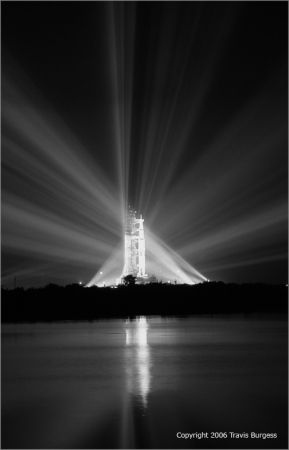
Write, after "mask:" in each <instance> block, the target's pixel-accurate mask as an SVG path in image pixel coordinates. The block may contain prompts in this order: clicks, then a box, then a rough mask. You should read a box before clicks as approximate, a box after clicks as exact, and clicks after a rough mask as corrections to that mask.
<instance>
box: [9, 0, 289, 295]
mask: <svg viewBox="0 0 289 450" xmlns="http://www.w3.org/2000/svg"><path fill="white" fill-rule="evenodd" d="M1 9H2V181H1V183H2V285H4V287H13V286H14V283H15V278H16V283H17V286H23V287H30V286H44V285H46V284H48V283H58V284H63V285H65V284H69V283H74V282H79V281H82V282H83V283H88V282H89V280H91V279H92V278H93V277H94V275H95V274H96V273H97V272H98V271H100V270H101V268H102V267H103V264H104V263H105V261H107V259H108V258H110V257H111V255H112V254H113V252H114V251H115V249H116V248H121V245H122V240H123V217H124V210H125V206H126V205H131V206H132V207H133V208H134V209H135V210H136V211H137V215H139V214H142V215H143V217H144V220H145V223H144V226H145V230H146V229H147V233H148V234H149V232H151V233H152V235H153V236H155V239H159V240H160V241H158V242H159V243H160V242H161V243H162V245H164V248H165V246H167V247H166V249H167V251H169V252H172V253H171V254H174V255H179V256H180V257H181V258H183V260H184V261H186V262H187V263H188V264H189V265H191V266H192V267H194V268H195V269H196V270H197V271H198V272H200V273H201V274H202V275H203V276H204V277H205V278H208V279H210V280H216V281H224V282H226V283H230V282H233V283H247V282H249V283H259V282H263V283H273V284H279V283H287V282H288V270H287V268H288V237H287V236H288V206H287V204H288V69H287V67H288V43H287V42H288V3H287V2H262V1H261V2H174V1H172V2H69V1H68V2H5V1H4V2H2V3H1ZM151 242H152V244H151V245H152V246H153V245H154V244H153V242H156V241H154V240H153V239H152V240H151ZM148 250H149V249H148ZM121 270H122V264H121V262H120V267H119V272H121ZM155 270H156V272H157V270H158V269H157V268H156V269H155ZM156 275H158V274H157V273H156Z"/></svg>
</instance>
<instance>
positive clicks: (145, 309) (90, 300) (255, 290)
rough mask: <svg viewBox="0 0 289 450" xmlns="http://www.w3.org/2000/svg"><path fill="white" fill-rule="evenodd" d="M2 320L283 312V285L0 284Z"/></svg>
mask: <svg viewBox="0 0 289 450" xmlns="http://www.w3.org/2000/svg"><path fill="white" fill-rule="evenodd" d="M1 306H2V314H1V321H2V322H35V321H48V322H49V321H57V320H96V319H105V318H117V317H129V316H130V317H132V316H139V315H161V316H187V315H199V314H240V313H241V314H252V313H265V314H271V313H281V314H286V313H287V311H288V288H287V287H286V286H285V285H266V284H241V285H238V284H225V283H223V282H205V283H200V284H196V285H185V284H184V285H179V284H177V285H173V284H162V283H151V284H146V285H137V284H134V283H131V284H130V283H129V284H127V285H120V286H118V287H115V288H111V287H101V288H99V287H96V286H92V287H90V288H85V287H83V286H81V285H79V284H71V285H67V286H58V285H56V284H48V285H47V286H45V287H43V288H38V289H36V288H30V289H27V290H24V289H23V288H16V289H13V290H8V289H4V288H2V302H1Z"/></svg>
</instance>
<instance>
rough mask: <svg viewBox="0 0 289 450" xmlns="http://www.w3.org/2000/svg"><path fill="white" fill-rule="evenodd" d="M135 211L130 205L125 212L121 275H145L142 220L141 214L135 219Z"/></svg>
mask: <svg viewBox="0 0 289 450" xmlns="http://www.w3.org/2000/svg"><path fill="white" fill-rule="evenodd" d="M135 213H136V211H134V210H133V209H132V208H130V207H129V208H128V210H127V213H126V224H125V238H124V268H123V272H122V277H125V276H126V275H134V276H135V277H144V276H145V239H144V227H143V222H144V220H143V218H142V216H140V219H136V217H135Z"/></svg>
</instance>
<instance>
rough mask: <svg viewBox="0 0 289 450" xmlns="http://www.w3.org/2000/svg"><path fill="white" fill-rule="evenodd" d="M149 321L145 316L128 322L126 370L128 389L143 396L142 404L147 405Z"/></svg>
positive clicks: (148, 385) (148, 386)
mask: <svg viewBox="0 0 289 450" xmlns="http://www.w3.org/2000/svg"><path fill="white" fill-rule="evenodd" d="M148 328H149V326H148V323H147V321H146V318H145V317H140V318H137V319H136V320H135V321H134V322H130V321H127V323H126V330H125V331H126V356H127V358H126V372H127V389H128V391H129V392H131V393H133V394H135V395H137V396H141V399H142V404H143V406H144V407H146V406H147V396H148V393H149V390H150V379H151V376H150V352H149V345H148V343H147V332H148Z"/></svg>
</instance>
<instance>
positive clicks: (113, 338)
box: [2, 317, 288, 449]
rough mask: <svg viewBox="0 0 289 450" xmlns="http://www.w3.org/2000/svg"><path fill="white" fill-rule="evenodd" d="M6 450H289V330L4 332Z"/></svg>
mask: <svg viewBox="0 0 289 450" xmlns="http://www.w3.org/2000/svg"><path fill="white" fill-rule="evenodd" d="M202 432H203V434H196V433H202ZM212 432H218V433H220V432H221V433H227V434H223V435H216V436H217V438H213V437H212V436H213V435H212V434H211V433H212ZM233 432H234V433H240V434H243V437H239V438H236V437H234V438H233V437H232V435H231V434H230V433H233ZM206 433H208V434H207V435H206ZM250 433H256V436H259V437H258V438H257V437H255V438H251V434H250ZM266 434H271V435H272V436H273V437H268V436H266V438H264V436H265V435H266ZM275 434H276V435H277V437H274V435H275ZM188 435H190V436H191V437H188ZM246 435H248V437H246ZM197 436H199V437H201V438H200V439H198V437H197ZM206 436H207V437H206ZM221 436H222V437H221ZM225 436H227V437H225ZM2 448H39V449H40V448H60V449H61V448H288V444H287V321H286V320H284V319H281V318H279V317H275V318H272V317H271V318H263V319H260V318H250V319H248V318H244V317H234V318H232V317H231V318H228V317H227V318H226V317H219V318H216V317H214V318H200V317H196V318H188V319H180V318H169V319H163V318H160V317H154V318H149V317H147V318H145V317H142V318H138V319H136V320H132V321H129V320H108V321H94V322H73V323H70V322H67V323H51V324H9V325H7V324H6V325H2Z"/></svg>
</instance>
